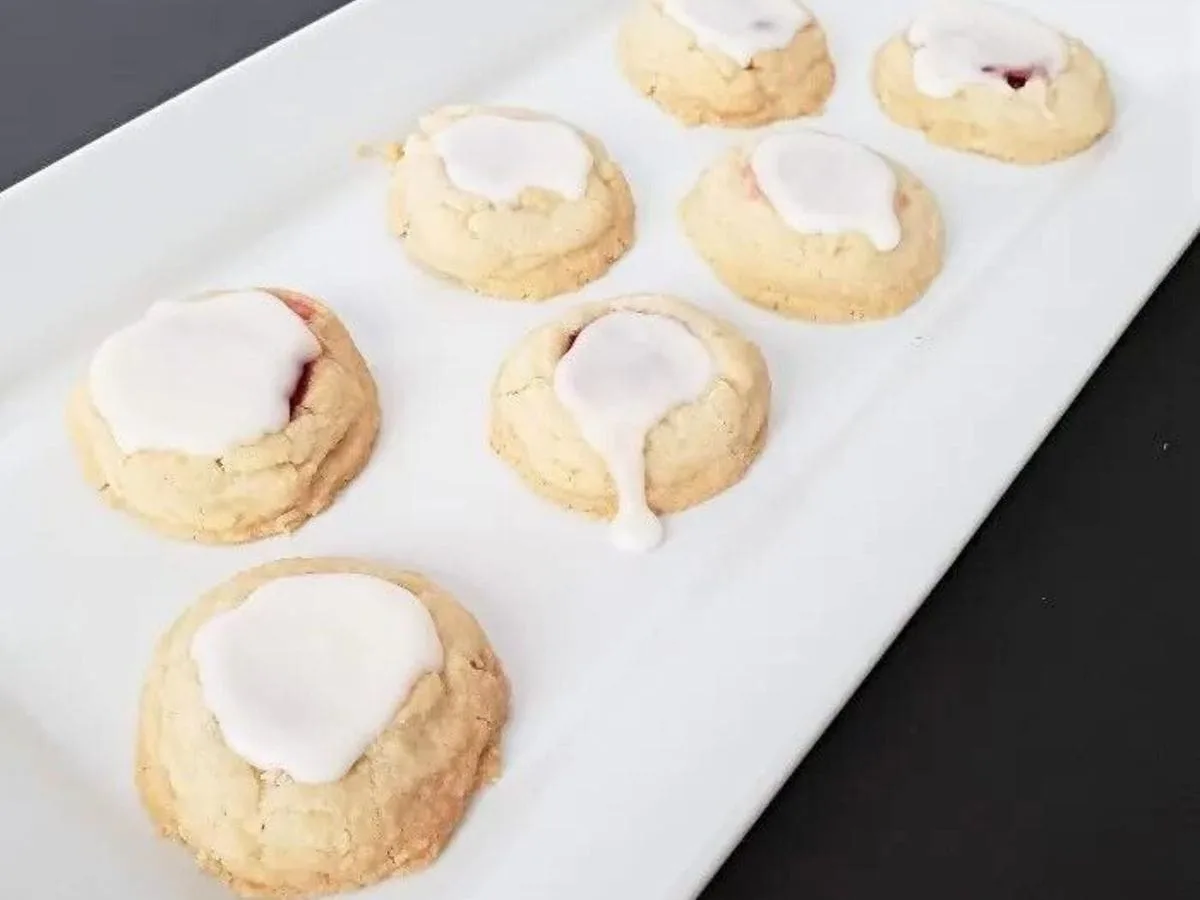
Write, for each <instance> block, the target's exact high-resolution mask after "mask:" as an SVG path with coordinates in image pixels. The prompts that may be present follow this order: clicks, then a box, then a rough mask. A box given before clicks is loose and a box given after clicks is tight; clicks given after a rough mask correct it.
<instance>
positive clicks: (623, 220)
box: [389, 106, 634, 300]
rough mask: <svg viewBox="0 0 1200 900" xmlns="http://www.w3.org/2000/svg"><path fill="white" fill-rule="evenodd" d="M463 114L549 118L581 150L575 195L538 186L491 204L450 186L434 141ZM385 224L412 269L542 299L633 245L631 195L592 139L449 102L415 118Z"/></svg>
mask: <svg viewBox="0 0 1200 900" xmlns="http://www.w3.org/2000/svg"><path fill="white" fill-rule="evenodd" d="M473 116H491V117H500V118H505V119H511V120H516V121H518V122H523V121H530V122H553V123H557V124H558V125H562V126H564V127H566V128H571V130H572V131H573V132H574V133H575V134H577V135H578V136H579V137H580V138H581V139H582V140H583V142H584V144H585V145H586V148H587V149H588V150H589V151H590V153H591V158H592V160H591V161H592V166H591V171H590V173H589V174H587V176H586V179H587V180H586V188H585V190H584V192H583V194H582V196H580V197H578V198H572V197H567V196H564V195H562V194H560V193H557V192H555V191H553V190H548V189H545V188H543V187H527V188H525V189H523V190H522V191H521V192H520V194H519V196H517V197H516V198H515V201H514V202H504V203H497V202H495V200H493V199H490V198H489V197H486V196H481V195H479V194H476V193H472V192H470V191H467V190H464V189H462V188H461V187H459V186H457V185H456V184H455V183H454V181H453V180H452V178H451V176H450V174H449V173H448V171H447V167H446V165H445V163H444V160H443V159H442V157H441V156H440V155H439V153H438V150H437V145H436V140H437V136H438V135H439V133H441V132H443V131H444V130H446V129H447V128H450V127H451V126H454V125H456V124H457V123H460V122H462V121H463V120H464V119H467V118H470V117H473ZM389 221H390V224H391V228H392V231H393V232H395V233H396V234H397V235H398V236H399V237H400V238H402V239H403V241H404V246H405V249H406V250H407V251H408V255H409V257H410V258H411V259H412V260H413V261H414V262H415V263H417V264H418V265H420V266H421V267H422V268H424V269H426V270H428V271H430V272H432V273H434V274H436V275H439V276H442V277H445V278H448V279H450V280H452V281H454V282H457V283H459V284H461V285H463V286H465V287H468V288H470V289H471V290H474V291H477V292H479V293H481V294H487V295H491V296H495V297H503V298H506V299H512V300H544V299H546V298H549V297H553V296H555V295H556V294H563V293H567V292H570V291H574V290H576V289H578V288H580V287H582V286H583V285H585V284H587V283H588V282H590V281H593V280H595V279H596V278H599V277H600V276H601V275H603V274H604V273H605V272H607V271H608V269H609V267H611V266H612V264H613V263H614V262H616V261H617V260H618V259H620V257H621V256H622V255H623V254H624V253H625V251H626V250H627V249H629V246H630V245H631V244H632V243H633V237H634V207H633V196H632V194H631V193H630V190H629V185H628V183H627V182H626V181H625V176H624V175H623V174H622V173H621V170H620V168H618V166H617V164H616V163H615V162H613V161H612V160H611V159H610V158H609V156H608V153H607V151H606V150H605V149H604V146H603V145H602V144H601V143H600V142H599V141H598V140H597V139H596V138H594V137H592V136H591V135H588V134H584V133H583V132H581V131H579V130H578V129H574V128H572V127H571V126H569V125H566V123H563V122H561V121H560V120H558V119H555V118H554V117H552V116H547V115H543V114H541V113H535V112H530V111H528V110H518V109H501V108H494V109H490V108H480V107H468V106H454V107H446V108H443V109H440V110H438V111H436V112H434V113H431V114H430V115H427V116H425V117H423V118H422V119H421V122H420V127H419V128H418V130H417V131H416V132H415V133H414V134H413V135H412V136H410V137H409V138H408V140H407V141H406V142H405V143H404V147H403V151H402V153H401V155H400V158H399V159H398V160H397V162H396V164H395V169H394V172H393V175H392V183H391V194H390V199H389Z"/></svg>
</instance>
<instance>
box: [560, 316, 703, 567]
mask: <svg viewBox="0 0 1200 900" xmlns="http://www.w3.org/2000/svg"><path fill="white" fill-rule="evenodd" d="M712 379H713V362H712V358H711V357H710V356H709V353H708V349H707V348H706V347H705V346H704V344H703V343H702V342H701V341H700V340H699V339H698V338H697V337H696V336H695V335H694V334H692V333H691V332H690V331H689V330H688V329H687V328H686V327H684V325H683V324H682V323H680V322H678V321H677V320H675V319H672V318H671V317H669V316H660V315H654V314H651V313H639V312H631V311H625V310H622V311H617V312H610V313H607V314H606V315H604V316H601V317H600V318H599V319H597V320H596V321H594V322H592V323H591V324H590V325H588V326H587V327H586V328H584V329H583V330H582V331H580V332H579V334H578V335H577V336H576V338H575V343H574V344H572V345H571V348H570V349H569V350H568V351H567V352H566V354H564V356H563V358H562V359H561V360H560V361H559V363H558V366H557V368H556V369H555V371H554V390H555V393H556V394H557V395H558V399H559V401H560V402H561V403H562V404H563V406H565V407H566V409H567V411H568V412H570V413H571V415H572V416H574V418H575V421H576V423H578V425H579V430H580V431H581V432H582V433H583V437H584V439H585V440H586V441H587V442H588V443H589V444H590V445H591V446H592V448H593V449H595V451H596V452H597V453H598V454H600V457H601V458H602V459H603V460H604V462H605V464H606V465H607V466H608V472H609V475H610V477H611V478H612V481H613V485H614V486H615V488H616V491H617V514H616V516H615V517H614V518H613V521H612V526H611V528H612V539H613V543H614V544H616V545H617V546H618V547H620V548H621V549H623V550H632V551H645V550H651V549H653V548H654V547H656V546H658V544H659V543H661V541H662V537H663V527H662V523H661V522H660V521H659V520H658V517H657V516H656V515H655V514H654V512H653V511H652V510H651V509H650V507H649V505H648V504H647V503H646V454H645V451H646V435H647V433H649V431H650V429H652V428H653V427H654V426H655V425H657V424H658V423H659V422H660V421H661V420H662V419H663V417H664V416H666V415H667V413H669V412H670V411H671V410H672V409H674V408H675V407H677V406H680V405H682V404H684V403H691V402H693V401H695V400H696V399H697V398H699V397H700V396H701V395H702V394H703V393H704V391H705V390H706V389H707V388H708V386H709V384H710V383H711V382H712Z"/></svg>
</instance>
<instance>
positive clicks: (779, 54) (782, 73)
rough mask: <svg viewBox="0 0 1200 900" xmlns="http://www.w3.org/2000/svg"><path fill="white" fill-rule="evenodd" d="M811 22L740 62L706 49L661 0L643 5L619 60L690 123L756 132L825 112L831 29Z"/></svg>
mask: <svg viewBox="0 0 1200 900" xmlns="http://www.w3.org/2000/svg"><path fill="white" fill-rule="evenodd" d="M797 6H799V4H797ZM809 19H810V20H809V21H808V24H806V25H804V26H803V27H802V28H800V29H799V30H798V31H796V32H795V36H794V37H792V38H791V39H790V41H789V42H788V43H787V44H786V46H783V47H782V48H780V49H768V50H763V51H761V52H758V53H755V54H754V55H753V57H752V58H751V59H749V60H746V61H742V60H739V59H735V58H733V57H732V56H730V55H728V54H726V53H724V52H722V51H721V50H719V49H717V48H715V47H714V46H711V45H703V44H702V42H701V41H700V40H699V39H698V37H697V35H696V34H694V33H693V32H692V31H690V30H689V29H688V28H687V27H686V26H684V25H683V24H682V23H681V22H680V21H678V20H677V19H675V18H673V17H672V16H671V15H670V14H669V12H668V11H666V10H664V8H663V0H638V3H637V6H636V7H635V9H634V11H633V12H632V13H631V14H630V15H629V17H628V18H627V19H626V21H625V22H624V24H623V25H622V27H621V31H620V36H619V39H618V47H617V55H618V59H619V62H620V65H621V69H622V71H623V72H624V73H625V77H626V78H628V79H629V81H630V82H631V83H632V84H633V86H634V87H636V88H637V89H638V90H639V91H640V92H641V93H643V94H645V95H646V96H647V97H649V98H650V99H652V100H653V101H654V102H655V103H657V104H658V105H659V106H660V107H661V108H662V109H663V110H665V111H666V112H668V113H670V114H671V115H672V116H674V117H675V118H676V119H678V120H679V121H680V122H682V123H684V124H685V125H724V126H729V127H738V128H751V127H754V126H758V125H765V124H767V123H769V122H775V121H778V120H780V119H792V118H796V117H797V116H807V115H812V114H814V113H817V112H820V111H821V109H822V108H823V107H824V105H825V101H826V100H827V99H828V98H829V95H830V94H831V93H832V92H833V85H834V81H835V78H836V76H835V70H834V65H833V61H832V60H831V59H830V56H829V48H828V46H827V45H826V42H825V32H824V31H823V30H822V29H821V26H820V24H819V23H818V22H817V20H816V19H815V18H813V17H811V16H810V17H809Z"/></svg>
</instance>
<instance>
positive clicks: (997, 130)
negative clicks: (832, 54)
mask: <svg viewBox="0 0 1200 900" xmlns="http://www.w3.org/2000/svg"><path fill="white" fill-rule="evenodd" d="M1059 38H1060V39H1061V42H1062V54H1063V59H1064V60H1065V64H1064V65H1063V67H1062V69H1061V71H1055V72H1053V73H1049V72H1044V71H1041V70H1039V69H1037V68H1034V67H1029V68H1020V67H1018V68H1011V67H1005V66H1004V65H1002V64H1000V62H999V61H998V62H997V64H996V65H989V66H985V68H986V69H987V71H988V73H990V74H991V75H992V76H993V77H991V78H988V79H981V80H979V81H978V82H976V83H967V84H964V85H963V86H961V87H960V88H958V89H957V90H954V91H953V92H952V93H948V95H944V94H946V93H947V92H946V91H942V90H939V91H937V92H936V94H937V95H936V96H931V95H930V93H928V92H927V91H923V90H922V89H921V88H920V86H919V81H920V79H919V78H917V77H916V76H915V73H914V61H915V54H916V53H917V52H918V47H917V46H915V44H914V35H913V32H911V31H910V32H908V33H906V34H901V35H897V36H896V37H894V38H892V39H891V40H890V41H888V42H887V43H886V44H885V45H884V46H883V47H882V48H881V49H880V50H879V52H878V54H877V55H876V57H875V64H874V74H873V81H874V87H875V95H876V97H877V98H878V99H879V103H880V106H881V107H882V108H883V111H884V112H885V113H887V115H888V116H889V117H890V118H891V119H892V120H894V121H895V122H897V123H898V124H900V125H903V126H904V127H906V128H914V129H917V130H918V131H921V132H924V134H925V136H926V137H927V138H928V139H929V140H930V141H932V142H933V143H935V144H940V145H942V146H945V147H951V148H954V149H957V150H966V151H969V152H972V153H980V154H983V155H985V156H990V157H994V158H996V159H1001V160H1005V161H1007V162H1013V163H1022V164H1027V165H1033V164H1041V163H1049V162H1053V161H1055V160H1059V159H1063V158H1066V157H1069V156H1073V155H1075V154H1077V153H1080V152H1082V151H1084V150H1086V149H1087V148H1088V147H1090V146H1092V144H1094V143H1095V142H1096V141H1097V140H1099V139H1100V138H1101V137H1102V136H1103V135H1104V134H1106V133H1107V132H1108V130H1109V128H1111V127H1112V122H1113V118H1114V115H1115V112H1114V102H1113V95H1112V91H1111V89H1110V87H1109V83H1108V77H1107V75H1106V74H1105V71H1104V66H1103V65H1102V64H1101V62H1100V60H1099V59H1097V58H1096V56H1095V54H1093V53H1092V51H1091V50H1090V49H1088V47H1087V46H1085V45H1084V44H1083V43H1082V42H1081V41H1079V40H1077V39H1075V38H1072V37H1067V36H1065V35H1060V36H1059Z"/></svg>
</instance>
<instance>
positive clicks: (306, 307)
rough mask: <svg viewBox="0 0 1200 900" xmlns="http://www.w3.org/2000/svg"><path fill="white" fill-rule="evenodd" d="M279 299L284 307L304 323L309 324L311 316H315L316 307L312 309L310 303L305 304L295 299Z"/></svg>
mask: <svg viewBox="0 0 1200 900" xmlns="http://www.w3.org/2000/svg"><path fill="white" fill-rule="evenodd" d="M279 299H280V300H282V301H283V302H284V305H285V306H287V308H288V309H290V310H291V311H292V312H294V313H295V314H296V315H298V316H299V317H300V318H302V319H303V320H304V321H305V322H311V321H312V318H313V316H315V315H316V314H317V310H316V307H314V306H313V305H312V304H311V303H305V302H304V301H303V300H300V299H298V298H296V297H280V298H279Z"/></svg>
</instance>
